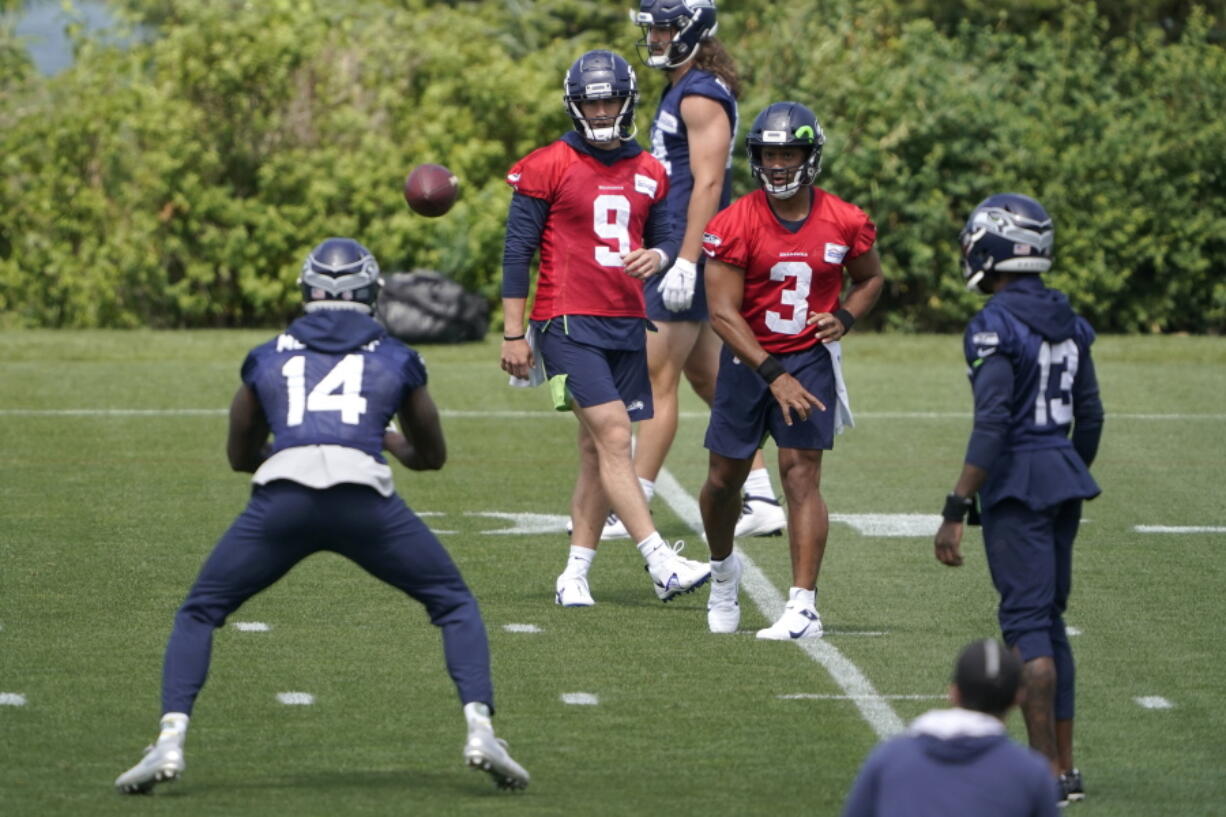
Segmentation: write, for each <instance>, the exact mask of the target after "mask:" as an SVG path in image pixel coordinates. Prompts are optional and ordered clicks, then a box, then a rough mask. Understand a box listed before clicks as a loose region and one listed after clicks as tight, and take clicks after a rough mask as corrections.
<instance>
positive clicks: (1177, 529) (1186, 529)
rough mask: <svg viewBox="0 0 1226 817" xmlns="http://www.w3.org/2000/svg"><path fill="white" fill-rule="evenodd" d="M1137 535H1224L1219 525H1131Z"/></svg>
mask: <svg viewBox="0 0 1226 817" xmlns="http://www.w3.org/2000/svg"><path fill="white" fill-rule="evenodd" d="M1132 529H1133V530H1135V531H1136V532H1137V533H1226V527H1223V526H1220V525H1133V526H1132Z"/></svg>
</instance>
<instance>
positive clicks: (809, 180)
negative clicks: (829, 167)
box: [745, 102, 826, 199]
mask: <svg viewBox="0 0 1226 817" xmlns="http://www.w3.org/2000/svg"><path fill="white" fill-rule="evenodd" d="M824 144H826V134H825V133H824V132H823V131H822V126H821V125H820V124H819V123H818V121H817V115H816V114H814V113H813V111H811V110H809V109H808V108H806V107H805V106H804V105H801V104H800V103H799V102H776V103H774V104H772V105H768V106H767V107H766V110H764V111H762V113H760V114H758V117H757V118H756V119H754V121H753V125H751V126H750V128H749V133H748V134H747V135H746V136H745V149H746V150H747V151H748V153H749V169H750V171H751V172H752V173H753V177H754V179H756V180H757V182H758V184H760V185H762V189H763V190H765V191H766V192H767V194H768V195H771V196H774V197H775V198H777V199H787V198H791V197H792V196H793V195H794V194H795V193H796V191H797V190H799V189H800V188H801V187H804V186H805V185H809V184H813V180H814V179H816V178H817V174H819V173H821V172H822V145H824ZM764 147H782V148H803V149H804V150H805V151H806V152H805V157H804V159H802V160H801V162H800V164H798V165H795V166H793V167H790V168H784V169H786V170H789V171H791V174H792V175H791V178H790V179H788V180H787V181H786V182H784V183H782V184H774V183H772V182H771V176H772V172H771V171H768V170H767V169H766V168H764V167H763V166H762V148H764ZM775 172H778V170H777V169H776V170H775Z"/></svg>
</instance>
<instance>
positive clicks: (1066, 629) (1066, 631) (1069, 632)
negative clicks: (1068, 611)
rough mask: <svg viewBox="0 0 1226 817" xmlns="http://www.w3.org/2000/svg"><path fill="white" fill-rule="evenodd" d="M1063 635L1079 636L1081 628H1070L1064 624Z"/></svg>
mask: <svg viewBox="0 0 1226 817" xmlns="http://www.w3.org/2000/svg"><path fill="white" fill-rule="evenodd" d="M1064 634H1065V635H1081V628H1080V627H1070V626H1068V625H1067V624H1066V625H1064Z"/></svg>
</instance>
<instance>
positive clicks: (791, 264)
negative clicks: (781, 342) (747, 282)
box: [766, 261, 813, 335]
mask: <svg viewBox="0 0 1226 817" xmlns="http://www.w3.org/2000/svg"><path fill="white" fill-rule="evenodd" d="M789 278H795V279H796V286H795V287H793V288H791V289H782V290H780V292H779V301H780V303H782V305H783V306H790V307H792V315H791V317H788V318H785V317H783V313H782V312H775V311H774V310H768V311H767V313H766V328H767V329H769V330H771V331H772V332H776V333H778V334H780V335H799V334H800V333H801V332H803V331H804V328H805V326H806V324H807V322H808V319H809V289H810V288H811V287H812V286H813V268H812V267H810V266H809V265H808V264H806V263H805V262H804V261H780V262H779V263H778V264H775V266H773V267H771V280H772V281H786V280H787V279H789Z"/></svg>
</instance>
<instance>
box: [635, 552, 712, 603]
mask: <svg viewBox="0 0 1226 817" xmlns="http://www.w3.org/2000/svg"><path fill="white" fill-rule="evenodd" d="M684 548H685V543H684V542H677V543H676V544H675V545H673V546H672V547H671V548H670V550H671V551H672V552H671V553H670V554H669V555H668V556H667V557H665V558H664V559H663V560H662V561H661V562H660V563H659V564H658V565H656V566H655V567H654V568H653V567H651V566H650V565H644V566H643V569H644V570H646V571H647V575H649V576H651V583H652V586H653V587H655V590H656V597H657V598H659V599H660V601H664V602H667V601H671V600H672V599H674V598H676V597H677V596H680V595H681V594H682V593H692V592H694V591H695V590H697V589H698V588H699V587H702V586H703V585H704V584H706V583H707V579H709V578H711V565H709V564H707V563H706V562H696V561H694V560H693V559H686V558H685V557H683V556H681V555H680V554H681V551H682V550H683V549H684Z"/></svg>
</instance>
